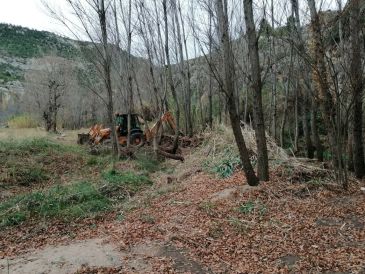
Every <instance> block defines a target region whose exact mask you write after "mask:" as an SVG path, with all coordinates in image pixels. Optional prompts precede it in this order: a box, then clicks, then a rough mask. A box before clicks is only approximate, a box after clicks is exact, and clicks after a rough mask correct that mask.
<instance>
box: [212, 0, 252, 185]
mask: <svg viewBox="0 0 365 274" xmlns="http://www.w3.org/2000/svg"><path fill="white" fill-rule="evenodd" d="M223 3H224V4H225V5H224V4H223ZM224 7H225V8H224ZM216 8H217V15H218V29H219V34H220V38H221V39H220V41H221V47H222V51H223V56H222V57H223V58H222V59H223V66H224V84H223V85H224V87H223V88H224V89H225V92H226V95H227V107H228V109H229V117H230V120H231V126H232V130H233V135H234V137H235V140H236V143H237V146H238V150H239V152H240V158H241V162H242V166H243V170H244V172H245V174H246V177H247V183H248V184H249V185H252V186H256V185H258V183H259V181H258V178H257V177H256V175H255V172H254V170H253V168H252V165H251V162H250V158H249V155H248V150H247V147H246V144H245V140H244V138H243V135H242V130H241V126H240V120H239V117H238V113H237V107H236V102H235V99H234V62H233V55H232V48H231V42H230V38H229V31H228V16H227V2H226V1H225V0H216Z"/></svg>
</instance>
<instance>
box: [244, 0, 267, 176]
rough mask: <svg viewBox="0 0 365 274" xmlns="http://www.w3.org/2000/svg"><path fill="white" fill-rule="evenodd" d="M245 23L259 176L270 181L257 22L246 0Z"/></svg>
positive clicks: (248, 0) (250, 0) (248, 1)
mask: <svg viewBox="0 0 365 274" xmlns="http://www.w3.org/2000/svg"><path fill="white" fill-rule="evenodd" d="M243 3H244V13H245V22H246V27H247V36H248V44H249V47H248V52H249V56H250V63H251V78H252V82H251V89H252V91H253V94H254V96H253V98H254V121H255V135H256V144H257V175H258V177H259V179H260V180H262V181H268V180H269V160H268V153H267V146H266V135H265V122H264V114H263V109H262V95H261V89H262V83H261V69H260V60H259V52H258V50H259V49H258V40H257V37H256V30H255V21H254V18H253V9H252V0H244V2H243Z"/></svg>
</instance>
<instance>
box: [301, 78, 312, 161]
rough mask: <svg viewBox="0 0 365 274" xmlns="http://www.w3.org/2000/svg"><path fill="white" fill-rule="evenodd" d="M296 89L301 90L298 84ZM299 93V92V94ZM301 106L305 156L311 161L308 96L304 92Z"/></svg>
mask: <svg viewBox="0 0 365 274" xmlns="http://www.w3.org/2000/svg"><path fill="white" fill-rule="evenodd" d="M298 87H299V88H300V90H301V91H303V90H302V86H301V84H300V83H299V85H298ZM299 93H300V92H299ZM303 93H304V95H303V106H302V123H303V134H304V141H305V148H306V156H307V157H308V158H309V159H312V158H313V157H314V149H313V145H312V139H311V135H310V126H309V118H310V117H308V115H310V109H309V106H308V104H309V103H308V95H307V93H306V92H305V91H303Z"/></svg>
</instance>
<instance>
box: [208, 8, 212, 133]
mask: <svg viewBox="0 0 365 274" xmlns="http://www.w3.org/2000/svg"><path fill="white" fill-rule="evenodd" d="M212 44H213V34H212V11H211V10H209V62H210V64H211V63H212V59H213V58H212V46H213V45H212ZM212 78H213V77H212V73H211V72H210V71H209V93H208V101H209V108H208V122H209V128H210V129H212V128H213V79H212Z"/></svg>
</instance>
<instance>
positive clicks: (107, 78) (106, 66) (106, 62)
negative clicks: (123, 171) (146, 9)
mask: <svg viewBox="0 0 365 274" xmlns="http://www.w3.org/2000/svg"><path fill="white" fill-rule="evenodd" d="M98 3H99V7H98V14H99V23H100V28H101V33H102V39H103V54H104V56H103V73H104V84H105V87H106V90H107V97H108V99H107V118H108V124H109V127H110V128H111V129H112V149H113V155H114V156H115V157H117V156H118V154H119V147H118V138H117V132H116V130H115V125H114V117H113V116H114V111H113V90H112V83H111V73H110V65H111V56H110V49H109V48H108V32H107V25H106V10H105V5H104V0H99V2H98Z"/></svg>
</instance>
